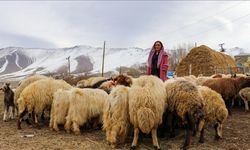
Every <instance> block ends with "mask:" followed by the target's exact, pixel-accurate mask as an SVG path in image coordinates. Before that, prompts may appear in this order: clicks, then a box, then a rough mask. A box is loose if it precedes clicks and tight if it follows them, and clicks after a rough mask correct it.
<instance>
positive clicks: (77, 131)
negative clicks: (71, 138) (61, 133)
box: [72, 121, 81, 135]
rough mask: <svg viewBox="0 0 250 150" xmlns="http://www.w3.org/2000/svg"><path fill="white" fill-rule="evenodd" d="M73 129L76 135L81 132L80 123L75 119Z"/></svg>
mask: <svg viewBox="0 0 250 150" xmlns="http://www.w3.org/2000/svg"><path fill="white" fill-rule="evenodd" d="M72 130H73V132H74V133H75V134H76V135H79V134H80V133H81V131H80V128H79V125H78V124H77V123H76V122H75V121H74V122H73V124H72Z"/></svg>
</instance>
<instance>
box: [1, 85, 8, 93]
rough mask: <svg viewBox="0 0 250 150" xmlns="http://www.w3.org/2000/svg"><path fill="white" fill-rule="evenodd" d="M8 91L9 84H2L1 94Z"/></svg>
mask: <svg viewBox="0 0 250 150" xmlns="http://www.w3.org/2000/svg"><path fill="white" fill-rule="evenodd" d="M8 89H10V83H4V85H3V87H2V88H0V90H2V91H3V92H6V91H8Z"/></svg>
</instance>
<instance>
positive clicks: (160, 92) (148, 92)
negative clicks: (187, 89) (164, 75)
mask: <svg viewBox="0 0 250 150" xmlns="http://www.w3.org/2000/svg"><path fill="white" fill-rule="evenodd" d="M165 94H166V93H165V90H164V84H163V82H162V80H160V79H159V78H157V77H155V76H152V75H151V76H141V77H139V78H137V79H134V81H133V84H132V86H131V88H130V89H129V118H130V122H131V124H132V125H133V127H134V139H133V143H132V145H131V148H132V149H135V148H136V146H137V143H138V135H139V131H142V132H143V133H146V134H148V133H150V132H151V133H152V139H153V145H154V147H155V148H157V149H160V146H159V143H158V139H157V128H158V126H159V125H160V124H161V122H162V115H163V111H164V105H165V98H166V97H165Z"/></svg>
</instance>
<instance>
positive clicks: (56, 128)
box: [52, 121, 59, 131]
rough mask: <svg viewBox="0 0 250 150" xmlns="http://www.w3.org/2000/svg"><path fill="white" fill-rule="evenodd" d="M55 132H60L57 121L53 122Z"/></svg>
mask: <svg viewBox="0 0 250 150" xmlns="http://www.w3.org/2000/svg"><path fill="white" fill-rule="evenodd" d="M52 128H53V129H54V130H55V131H59V128H58V124H57V122H56V121H53V127H52Z"/></svg>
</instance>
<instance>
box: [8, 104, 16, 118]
mask: <svg viewBox="0 0 250 150" xmlns="http://www.w3.org/2000/svg"><path fill="white" fill-rule="evenodd" d="M13 111H15V109H14V108H13V106H10V108H9V112H10V113H9V118H10V119H14V112H13Z"/></svg>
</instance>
